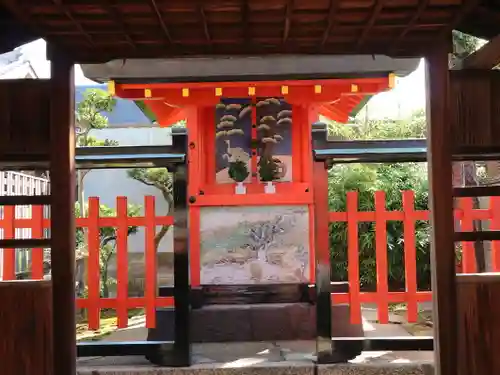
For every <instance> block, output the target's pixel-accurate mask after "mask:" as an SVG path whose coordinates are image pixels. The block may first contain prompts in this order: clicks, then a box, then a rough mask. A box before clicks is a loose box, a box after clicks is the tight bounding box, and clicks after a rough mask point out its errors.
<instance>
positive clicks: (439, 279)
mask: <svg viewBox="0 0 500 375" xmlns="http://www.w3.org/2000/svg"><path fill="white" fill-rule="evenodd" d="M426 58H427V77H426V80H427V101H428V104H427V126H428V129H427V143H428V151H427V160H428V163H429V191H430V194H429V197H430V210H431V228H432V237H431V256H432V258H431V265H432V291H433V306H434V307H433V312H434V356H435V366H436V374H437V375H456V374H457V355H456V349H457V347H456V342H457V316H456V306H457V304H456V286H455V246H454V241H453V234H454V225H453V194H452V145H451V137H450V131H451V125H450V121H449V117H450V116H449V113H448V111H449V109H448V102H449V93H448V91H449V87H448V75H449V73H448V53H447V48H436V49H435V50H434V52H433V53H431V54H429V55H428V56H426Z"/></svg>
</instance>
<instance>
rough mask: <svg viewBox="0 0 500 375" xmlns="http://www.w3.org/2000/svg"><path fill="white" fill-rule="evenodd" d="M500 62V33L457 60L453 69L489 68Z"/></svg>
mask: <svg viewBox="0 0 500 375" xmlns="http://www.w3.org/2000/svg"><path fill="white" fill-rule="evenodd" d="M498 64H500V35H497V36H496V37H494V38H493V39H491V40H490V41H489V42H488V43H486V44H485V45H484V46H482V47H481V48H480V49H478V50H477V51H475V52H473V53H471V54H470V55H469V56H467V57H466V58H464V59H462V60H459V61H457V63H456V64H455V65H454V66H453V68H452V69H453V70H460V69H484V70H490V69H493V68H494V67H495V66H497V65H498Z"/></svg>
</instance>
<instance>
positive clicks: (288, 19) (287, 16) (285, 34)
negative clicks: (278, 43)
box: [283, 0, 293, 43]
mask: <svg viewBox="0 0 500 375" xmlns="http://www.w3.org/2000/svg"><path fill="white" fill-rule="evenodd" d="M292 13H293V0H288V1H287V3H286V10H285V27H284V29H283V43H286V41H287V39H288V35H289V34H290V25H291V23H292Z"/></svg>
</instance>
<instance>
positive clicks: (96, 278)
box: [87, 197, 101, 329]
mask: <svg viewBox="0 0 500 375" xmlns="http://www.w3.org/2000/svg"><path fill="white" fill-rule="evenodd" d="M87 236H88V237H87V244H88V262H87V267H88V269H87V278H88V280H87V285H88V320H89V329H99V326H100V309H99V300H100V290H101V288H100V267H99V253H100V241H99V198H96V197H91V198H89V209H88V228H87Z"/></svg>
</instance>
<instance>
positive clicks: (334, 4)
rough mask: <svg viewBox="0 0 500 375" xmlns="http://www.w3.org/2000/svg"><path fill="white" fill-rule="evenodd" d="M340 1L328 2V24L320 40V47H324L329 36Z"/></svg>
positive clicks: (331, 0)
mask: <svg viewBox="0 0 500 375" xmlns="http://www.w3.org/2000/svg"><path fill="white" fill-rule="evenodd" d="M339 5H340V0H330V7H329V8H328V23H327V26H326V29H325V31H324V32H323V37H322V39H321V45H322V46H323V45H325V44H326V41H327V40H328V37H329V36H330V32H331V31H332V29H333V26H334V24H335V13H337V10H338V9H339Z"/></svg>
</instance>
